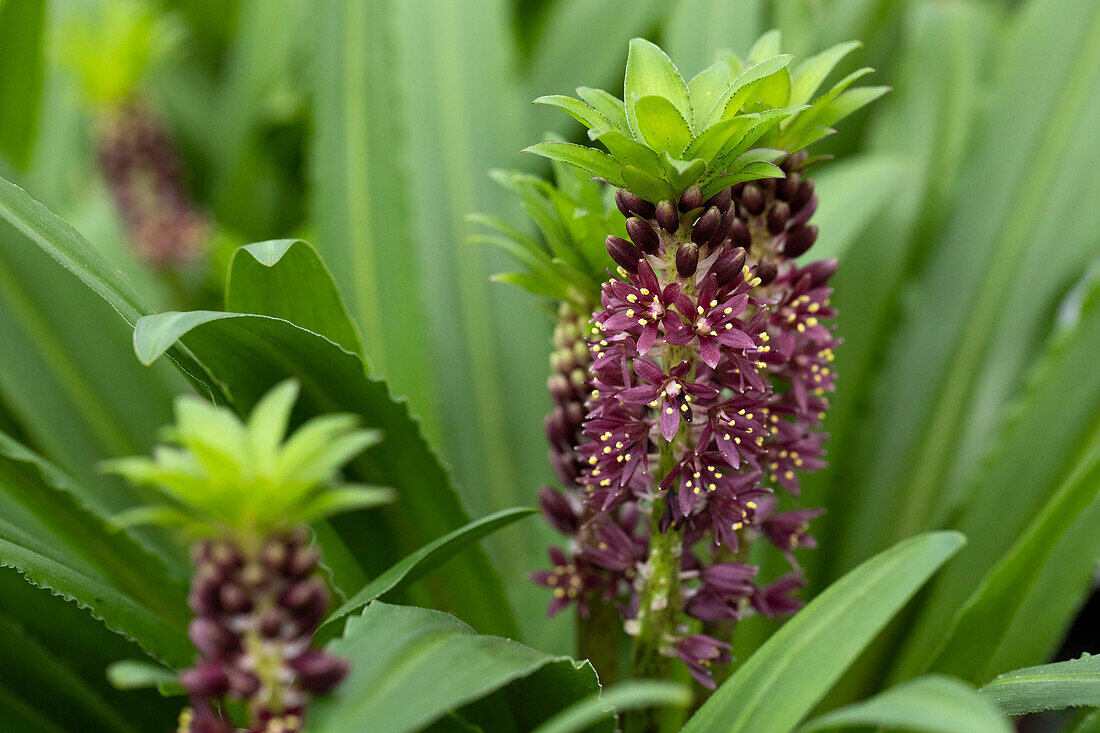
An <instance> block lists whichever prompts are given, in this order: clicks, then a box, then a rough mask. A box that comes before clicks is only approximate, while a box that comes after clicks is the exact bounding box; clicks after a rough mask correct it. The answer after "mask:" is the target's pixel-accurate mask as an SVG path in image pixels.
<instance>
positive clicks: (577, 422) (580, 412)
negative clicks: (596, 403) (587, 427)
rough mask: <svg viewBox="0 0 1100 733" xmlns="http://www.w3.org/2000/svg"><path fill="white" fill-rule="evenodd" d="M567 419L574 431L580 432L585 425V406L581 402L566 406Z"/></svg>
mask: <svg viewBox="0 0 1100 733" xmlns="http://www.w3.org/2000/svg"><path fill="white" fill-rule="evenodd" d="M565 418H566V421H567V422H568V423H569V426H570V427H571V428H573V430H579V429H580V427H581V425H583V424H584V406H583V405H581V403H579V402H570V403H569V404H568V405H566V406H565Z"/></svg>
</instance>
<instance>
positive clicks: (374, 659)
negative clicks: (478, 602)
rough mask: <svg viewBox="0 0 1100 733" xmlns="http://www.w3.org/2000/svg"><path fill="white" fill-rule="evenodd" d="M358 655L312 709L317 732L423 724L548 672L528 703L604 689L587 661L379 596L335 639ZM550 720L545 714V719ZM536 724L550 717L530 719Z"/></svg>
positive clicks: (521, 709)
mask: <svg viewBox="0 0 1100 733" xmlns="http://www.w3.org/2000/svg"><path fill="white" fill-rule="evenodd" d="M328 649H329V650H330V651H332V652H333V653H334V654H337V655H339V656H342V657H344V658H346V659H349V660H350V661H351V672H350V674H349V675H348V677H347V678H346V679H345V680H344V681H343V682H342V683H341V684H340V686H339V687H337V688H336V690H335V691H334V692H333V693H332V694H331V695H330V696H328V697H327V698H325V699H322V700H318V701H316V702H315V703H314V704H313V706H312V708H311V711H310V729H311V730H313V731H315V732H316V733H345V731H352V730H367V729H369V730H371V731H378V733H404V732H405V731H414V730H420V729H422V728H423V727H425V726H427V725H429V724H431V723H432V722H434V721H436V720H439V719H440V718H442V717H443V716H445V715H447V714H448V713H450V712H451V711H455V710H458V712H459V715H460V716H461V717H463V718H464V719H473V718H474V716H473V715H470V716H467V715H465V714H463V711H462V708H463V706H466V705H468V704H469V703H473V702H475V701H477V700H479V699H481V698H483V697H485V696H487V695H490V694H491V693H493V692H496V691H497V690H501V689H502V688H505V687H506V686H508V685H509V684H511V683H518V682H520V681H522V680H523V679H524V678H529V677H532V676H535V675H539V673H540V671H541V672H542V673H543V675H544V676H542V677H541V678H540V679H539V682H540V686H541V690H539V691H538V693H537V694H536V690H529V691H528V694H529V695H531V697H530V698H525V697H521V698H519V699H521V700H522V699H525V700H527V701H528V702H529V703H530V705H522V704H520V705H516V706H515V707H514V709H513V711H512V713H511V714H512V715H514V716H524V715H530V711H526V710H525V708H526V707H532V708H534V707H540V708H548V709H547V710H546V714H547V717H548V716H549V710H552V709H553V706H558V707H564V706H566V705H568V704H570V703H572V702H574V701H576V700H577V699H580V698H583V697H587V696H588V695H590V694H592V693H593V692H595V691H596V690H597V689H598V683H597V681H596V675H595V672H594V670H592V668H591V666H589V665H588V664H587V663H578V662H573V661H572V660H569V659H566V658H562V657H552V656H549V655H547V654H543V653H542V652H537V651H535V650H533V649H530V648H528V647H525V646H523V645H521V644H517V643H516V642H514V641H509V640H507V639H501V638H498V637H492V636H478V635H476V634H475V633H474V632H473V630H472V629H471V628H470V627H469V626H467V625H466V624H464V623H462V622H461V621H459V620H458V619H456V618H454V617H453V616H449V615H447V614H445V613H440V612H438V611H428V610H425V609H420V608H411V607H407V606H391V605H387V604H385V603H382V602H380V601H375V602H374V603H372V604H371V605H370V606H368V607H367V608H366V610H365V611H363V613H362V614H361V615H359V616H356V617H354V618H352V619H351V620H350V621H349V622H348V627H347V633H346V635H345V636H344V637H343V638H342V639H338V640H336V641H334V642H332V643H331V644H329V645H328ZM544 719H545V718H544ZM524 722H525V723H527V725H525V726H524V728H523V729H524V730H529V729H530V728H531V727H534V725H535V724H537V723H540V722H542V720H538V719H535V720H530V719H527V720H524Z"/></svg>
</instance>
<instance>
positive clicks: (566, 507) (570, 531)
mask: <svg viewBox="0 0 1100 733" xmlns="http://www.w3.org/2000/svg"><path fill="white" fill-rule="evenodd" d="M539 507H540V508H541V509H542V514H543V516H544V517H546V521H547V522H549V523H550V526H551V527H553V528H554V529H556V530H558V531H559V532H561V533H562V534H564V535H570V536H571V535H575V534H576V533H577V529H578V528H579V527H580V516H579V515H578V514H577V510H576V509H574V508H573V506H572V505H571V504H570V503H569V500H568V499H566V497H565V495H564V494H563V493H562V492H560V491H555V490H554V489H551V488H550V487H549V486H544V487H543V488H542V490H541V491H539Z"/></svg>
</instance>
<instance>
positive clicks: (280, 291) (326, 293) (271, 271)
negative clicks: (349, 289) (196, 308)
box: [225, 239, 363, 354]
mask: <svg viewBox="0 0 1100 733" xmlns="http://www.w3.org/2000/svg"><path fill="white" fill-rule="evenodd" d="M225 307H226V309H227V310H230V311H233V312H235V313H254V314H256V315H259V316H274V317H276V318H282V319H284V320H287V321H290V322H291V323H295V324H297V325H299V326H301V327H302V328H305V329H308V330H310V331H313V332H314V333H318V334H320V335H322V336H324V337H325V338H327V339H328V340H329V341H332V342H333V343H336V344H338V345H340V346H343V347H344V348H345V349H347V350H348V351H351V352H354V353H356V354H360V353H362V351H363V347H362V345H361V344H360V342H359V331H358V329H357V328H356V327H355V323H354V322H353V321H352V319H351V316H350V315H349V314H348V311H347V308H346V307H345V306H344V301H343V298H341V297H340V292H339V291H338V290H337V289H336V283H335V282H334V281H333V279H332V273H330V272H329V270H328V268H327V267H326V266H325V263H324V262H323V261H322V260H321V258H320V257H319V256H318V254H317V252H316V250H314V249H313V247H311V246H310V245H309V244H308V243H306V242H303V241H302V240H300V239H276V240H272V241H269V242H257V243H255V244H249V245H246V246H244V247H241V248H240V249H238V250H237V251H236V252H234V253H233V259H232V260H231V261H230V263H229V276H228V279H227V281H226V286H225Z"/></svg>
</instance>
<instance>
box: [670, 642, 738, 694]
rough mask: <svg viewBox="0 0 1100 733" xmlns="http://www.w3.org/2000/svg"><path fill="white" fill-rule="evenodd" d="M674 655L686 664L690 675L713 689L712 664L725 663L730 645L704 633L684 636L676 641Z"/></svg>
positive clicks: (727, 661)
mask: <svg viewBox="0 0 1100 733" xmlns="http://www.w3.org/2000/svg"><path fill="white" fill-rule="evenodd" d="M675 649H676V656H678V657H679V658H680V660H681V661H683V663H684V664H686V665H687V668H688V670H689V671H690V672H691V676H692V677H694V678H695V681H696V682H698V683H699V684H700V685H702V686H703V687H708V688H710V689H714V677H713V676H712V675H711V672H710V667H711V665H712V664H727V663H729V662H730V660H731V659H732V658H731V657H730V645H729V644H727V643H725V642H724V641H718V639H715V638H713V637H711V636H706V635H704V634H693V635H691V636H685V637H683V638H681V639H680V640H679V641H677V642H676V645H675Z"/></svg>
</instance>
